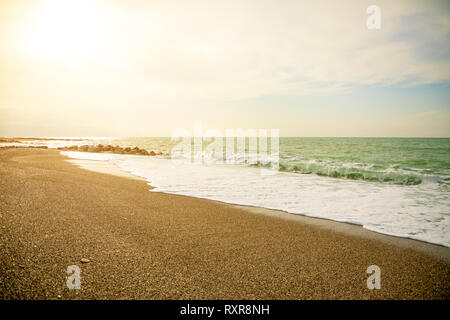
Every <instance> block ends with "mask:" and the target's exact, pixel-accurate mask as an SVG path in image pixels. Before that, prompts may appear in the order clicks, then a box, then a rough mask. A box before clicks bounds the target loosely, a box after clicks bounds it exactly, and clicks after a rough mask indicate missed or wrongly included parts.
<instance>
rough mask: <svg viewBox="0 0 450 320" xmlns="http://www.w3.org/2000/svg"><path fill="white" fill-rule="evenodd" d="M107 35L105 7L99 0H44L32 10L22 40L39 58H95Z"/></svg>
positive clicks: (51, 59) (32, 53)
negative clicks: (24, 37)
mask: <svg viewBox="0 0 450 320" xmlns="http://www.w3.org/2000/svg"><path fill="white" fill-rule="evenodd" d="M107 38H108V10H107V7H106V6H105V4H104V3H103V2H102V1H95V0H47V1H45V2H43V3H42V4H41V5H40V6H39V7H38V8H37V10H36V11H35V13H34V15H33V18H32V19H31V23H30V24H29V25H28V30H27V36H26V39H25V40H24V41H25V44H26V47H27V48H28V50H27V51H28V53H29V54H31V55H32V56H34V57H35V58H38V59H46V60H50V61H65V60H70V59H75V58H95V57H96V56H98V55H100V54H101V51H102V49H104V44H105V41H106V39H107Z"/></svg>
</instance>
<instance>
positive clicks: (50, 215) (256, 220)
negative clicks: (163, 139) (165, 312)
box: [0, 148, 450, 300]
mask: <svg viewBox="0 0 450 320" xmlns="http://www.w3.org/2000/svg"><path fill="white" fill-rule="evenodd" d="M67 160H69V159H68V158H67V157H65V156H63V155H61V154H60V152H59V151H57V150H50V149H30V148H3V149H0V163H1V165H0V176H1V179H0V225H1V228H2V230H1V232H0V261H1V265H2V267H1V269H0V297H1V298H2V299H293V300H298V299H449V293H450V262H449V259H448V257H449V250H450V249H448V248H446V247H443V246H438V245H433V244H428V243H425V242H420V241H417V240H410V239H404V238H396V237H390V236H387V235H379V234H376V233H373V232H371V231H367V230H364V229H363V228H362V227H360V226H356V225H351V224H343V223H338V222H332V221H327V220H323V219H314V218H308V219H305V217H303V218H301V217H298V218H287V217H286V216H285V215H289V214H282V213H280V214H279V215H277V214H276V213H275V212H273V211H265V210H262V209H261V210H259V209H257V208H246V207H241V206H236V205H229V204H225V203H221V202H217V201H212V200H206V199H199V198H192V197H187V196H179V195H171V194H164V193H153V192H149V189H150V187H149V185H148V184H147V182H146V181H145V180H143V179H139V178H136V177H134V176H131V175H128V174H110V173H114V169H113V168H109V169H108V168H106V169H103V170H104V172H95V171H93V170H86V169H85V168H80V166H79V165H80V163H73V162H69V161H67ZM99 170H101V169H99ZM291 216H292V215H290V216H289V217H291ZM302 219H303V220H302ZM83 258H84V259H88V260H89V263H82V262H80V260H81V259H83ZM70 265H78V266H79V267H80V268H81V289H79V290H69V289H68V288H67V286H66V277H67V272H66V270H67V267H68V266H70ZM371 265H377V266H379V267H380V269H381V289H379V290H369V289H368V288H367V285H366V280H367V278H368V274H367V273H366V269H367V268H368V267H369V266H371Z"/></svg>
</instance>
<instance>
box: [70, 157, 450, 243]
mask: <svg viewBox="0 0 450 320" xmlns="http://www.w3.org/2000/svg"><path fill="white" fill-rule="evenodd" d="M62 154H64V155H67V156H69V157H71V158H75V159H87V160H102V161H109V162H111V163H114V164H115V165H117V166H118V167H119V168H121V169H122V170H125V171H127V172H129V173H131V174H133V175H135V176H138V177H142V178H145V179H146V180H147V181H148V183H149V184H150V185H151V186H152V187H155V188H154V189H152V190H151V191H152V192H165V193H172V194H179V195H186V196H192V197H199V198H205V199H211V200H218V201H222V202H226V203H232V204H239V205H246V206H255V207H263V208H268V209H276V210H282V211H286V212H289V213H294V214H301V215H306V216H310V217H318V218H325V219H330V220H335V221H340V222H349V223H353V224H358V225H361V226H363V227H364V228H366V229H369V230H372V231H376V232H380V233H384V234H388V235H394V236H398V237H405V238H411V239H416V240H422V241H426V242H430V243H435V244H440V245H443V246H446V247H450V228H449V226H450V218H449V215H448V212H450V201H449V195H448V194H443V193H442V192H440V191H439V190H437V189H436V190H435V189H433V188H430V186H427V187H426V188H425V187H424V186H421V185H417V186H402V185H389V184H382V183H376V182H373V183H367V182H362V181H352V180H339V179H333V178H329V177H320V176H316V175H299V174H294V173H289V172H278V173H277V174H275V175H261V171H260V169H258V168H249V167H245V166H238V165H233V166H226V165H211V166H206V165H192V164H180V163H178V164H177V163H175V162H174V161H171V160H169V159H159V158H153V157H142V156H133V155H118V154H105V153H102V154H96V153H82V152H62Z"/></svg>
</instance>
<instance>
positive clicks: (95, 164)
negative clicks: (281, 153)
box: [63, 155, 450, 263]
mask: <svg viewBox="0 0 450 320" xmlns="http://www.w3.org/2000/svg"><path fill="white" fill-rule="evenodd" d="M63 156H64V157H66V158H67V159H66V161H68V162H70V163H74V164H75V165H78V166H79V167H80V168H82V169H85V170H90V171H93V172H99V173H105V174H111V175H114V176H119V177H126V178H129V179H136V180H141V181H146V182H147V180H146V179H144V178H142V177H138V176H135V175H133V174H131V173H129V172H128V171H125V170H122V169H120V168H119V167H118V166H116V165H115V164H113V163H111V162H109V161H104V160H79V159H72V158H70V157H68V156H65V155H63ZM149 187H150V189H151V188H154V187H153V186H151V185H150V184H149ZM159 193H163V194H171V193H166V192H159ZM172 195H173V194H172ZM178 196H182V197H188V198H197V197H192V196H185V195H178ZM197 199H203V200H207V201H213V202H218V203H223V204H225V205H228V206H230V207H231V208H238V209H242V210H245V211H247V212H249V213H252V214H264V215H267V216H271V217H275V218H279V219H286V220H290V221H296V222H298V223H305V224H308V225H314V226H318V227H321V228H324V229H326V230H332V231H335V232H341V233H344V234H346V235H350V236H357V237H363V238H365V239H373V240H378V241H382V242H384V243H388V244H392V245H396V246H399V247H402V248H408V249H413V250H417V251H418V252H421V253H425V254H429V255H431V256H433V257H436V258H439V259H442V260H445V261H446V262H449V263H450V248H448V247H446V246H443V245H440V244H435V243H430V242H426V241H422V240H417V239H412V238H406V237H401V236H395V235H389V234H385V233H380V232H376V231H372V230H369V229H366V228H364V227H363V226H362V225H359V224H353V223H349V222H341V221H335V220H331V219H326V218H320V217H310V216H306V215H302V214H295V213H290V212H287V211H283V210H276V209H269V208H264V207H257V206H251V205H240V204H233V203H229V202H224V201H219V200H211V199H205V198H197Z"/></svg>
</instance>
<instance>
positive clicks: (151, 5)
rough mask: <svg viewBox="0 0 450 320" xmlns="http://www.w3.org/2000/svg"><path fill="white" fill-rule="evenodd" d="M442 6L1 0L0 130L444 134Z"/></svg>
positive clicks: (449, 111)
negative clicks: (197, 128)
mask: <svg viewBox="0 0 450 320" xmlns="http://www.w3.org/2000/svg"><path fill="white" fill-rule="evenodd" d="M373 4H375V5H377V6H378V7H379V8H380V21H381V25H380V29H369V28H368V27H367V24H366V21H367V19H368V18H369V16H371V14H370V13H369V14H368V13H367V8H368V6H369V5H373ZM449 17H450V2H449V1H446V0H444V1H433V0H431V1H423V0H418V1H414V0H410V1H403V0H396V1H392V0H384V1H380V0H370V1H366V0H342V1H335V0H327V1H324V0H315V1H300V0H296V1H288V0H279V1H265V0H253V1H245V0H244V1H211V0H209V1H196V0H193V1H183V0H180V1H172V0H165V1H151V0H148V1H143V0H142V1H138V0H126V1H125V0H123V1H121V0H1V1H0V49H1V50H0V136H29V137H30V136H68V137H70V136H102V137H126V136H171V134H172V133H173V132H174V131H175V130H177V129H181V128H183V129H187V130H191V131H192V130H193V126H194V121H196V120H201V121H202V124H203V128H204V129H205V130H206V129H217V130H219V131H222V132H225V129H227V128H231V129H232V128H243V129H264V128H267V129H271V128H276V129H279V130H280V135H281V136H358V137H366V136H367V137H371V136H376V137H385V136H395V137H450V90H449V89H450V64H449V63H450V19H449Z"/></svg>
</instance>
